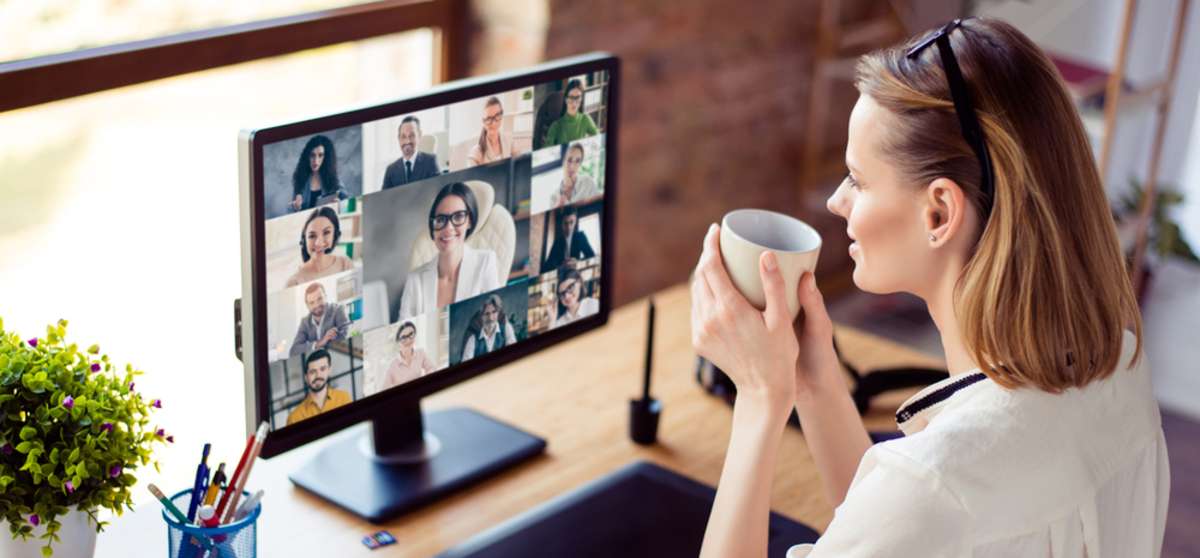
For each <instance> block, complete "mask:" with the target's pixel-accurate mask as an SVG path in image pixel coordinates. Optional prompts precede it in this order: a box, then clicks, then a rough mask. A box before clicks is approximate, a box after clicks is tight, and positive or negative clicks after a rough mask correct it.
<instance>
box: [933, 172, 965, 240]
mask: <svg viewBox="0 0 1200 558" xmlns="http://www.w3.org/2000/svg"><path fill="white" fill-rule="evenodd" d="M925 196H926V199H925V202H926V205H925V215H924V220H925V232H926V235H927V236H928V237H929V243H930V245H932V246H941V245H943V244H945V243H946V242H948V241H949V239H951V238H953V237H954V236H956V235H958V234H961V233H962V231H963V230H964V225H965V223H966V221H967V219H966V212H967V211H969V210H970V206H969V205H968V204H967V196H966V194H965V193H964V192H963V190H962V188H960V187H959V186H958V183H956V182H954V181H953V180H950V179H949V178H938V179H936V180H934V181H933V182H930V183H929V186H928V187H927V188H926V189H925Z"/></svg>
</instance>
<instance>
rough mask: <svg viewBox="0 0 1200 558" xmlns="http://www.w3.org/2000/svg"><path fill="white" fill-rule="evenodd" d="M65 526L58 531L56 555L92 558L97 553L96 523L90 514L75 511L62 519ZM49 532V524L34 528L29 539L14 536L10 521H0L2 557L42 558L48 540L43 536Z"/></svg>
mask: <svg viewBox="0 0 1200 558" xmlns="http://www.w3.org/2000/svg"><path fill="white" fill-rule="evenodd" d="M58 521H59V523H62V529H59V531H58V537H59V539H60V540H59V542H56V543H54V546H53V548H54V556H53V558H92V555H93V554H95V553H96V524H95V522H93V521H92V518H91V517H90V516H88V514H87V513H85V512H81V511H79V510H71V512H70V513H68V514H67V515H64V516H62V517H60V518H59V519H58ZM45 532H46V524H45V523H42V524H41V525H39V526H37V527H34V528H33V535H32V536H30V537H29V539H28V540H24V541H22V540H21V539H13V538H12V535H11V534H10V533H9V530H8V523H7V522H4V521H0V556H3V557H4V558H42V547H44V546H46V541H45V540H44V539H40V538H37V537H40V536H41V535H43V534H44V533H45Z"/></svg>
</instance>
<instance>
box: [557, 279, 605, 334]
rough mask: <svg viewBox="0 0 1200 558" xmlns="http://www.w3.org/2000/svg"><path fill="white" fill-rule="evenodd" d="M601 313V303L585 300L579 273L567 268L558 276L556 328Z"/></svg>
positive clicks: (591, 299)
mask: <svg viewBox="0 0 1200 558" xmlns="http://www.w3.org/2000/svg"><path fill="white" fill-rule="evenodd" d="M599 311H600V301H598V300H596V299H594V298H592V297H587V298H583V277H582V276H580V275H579V272H578V271H575V270H574V269H571V268H565V269H563V270H562V271H561V272H559V274H558V318H557V319H556V320H554V327H561V326H565V325H567V324H569V323H571V322H574V321H576V320H580V319H583V318H586V317H588V316H591V315H592V314H595V313H597V312H599Z"/></svg>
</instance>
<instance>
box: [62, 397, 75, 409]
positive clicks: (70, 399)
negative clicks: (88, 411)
mask: <svg viewBox="0 0 1200 558" xmlns="http://www.w3.org/2000/svg"><path fill="white" fill-rule="evenodd" d="M62 406H63V407H66V408H68V409H70V408H72V407H74V406H75V398H74V397H71V396H70V395H68V396H67V398H66V399H63V402H62Z"/></svg>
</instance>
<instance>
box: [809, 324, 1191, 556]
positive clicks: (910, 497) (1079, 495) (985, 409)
mask: <svg viewBox="0 0 1200 558" xmlns="http://www.w3.org/2000/svg"><path fill="white" fill-rule="evenodd" d="M1135 344H1136V339H1135V337H1134V335H1133V334H1132V333H1131V332H1128V331H1126V332H1125V336H1124V342H1123V344H1122V355H1121V361H1120V362H1121V365H1120V366H1118V368H1117V371H1116V372H1115V373H1114V374H1113V375H1112V376H1110V377H1109V378H1107V379H1105V380H1100V381H1096V382H1092V383H1091V384H1089V385H1087V386H1085V387H1084V388H1082V389H1075V388H1073V389H1069V390H1066V391H1064V392H1063V393H1061V394H1058V395H1055V394H1050V393H1046V392H1043V391H1040V390H1037V389H1032V388H1023V389H1017V390H1008V389H1004V388H1002V387H1000V386H998V385H996V384H995V383H994V382H992V381H991V380H987V379H983V380H982V381H977V382H975V383H971V384H969V385H966V386H965V387H963V384H965V383H967V382H968V381H969V380H970V379H973V378H971V377H972V376H974V375H976V374H978V375H979V376H982V374H979V373H978V372H973V373H972V372H968V373H965V374H960V375H957V376H954V377H952V378H949V379H946V380H943V381H942V382H938V383H937V384H934V385H932V386H929V387H928V388H926V389H924V390H922V391H921V392H920V393H918V394H917V395H915V396H913V398H912V399H910V400H909V401H908V402H906V403H905V404H904V405H903V406H902V407H901V410H900V412H899V413H897V416H898V417H899V418H900V420H903V423H902V424H901V425H900V426H901V430H903V431H904V433H905V435H906V436H905V437H904V438H899V439H896V440H889V441H886V442H882V443H879V444H876V445H875V446H873V447H871V448H870V449H869V450H867V453H866V454H865V455H864V456H863V459H862V462H861V463H859V466H858V471H857V473H856V474H855V476H854V481H853V482H852V484H851V486H850V490H849V492H848V493H847V494H846V499H845V501H844V502H842V504H841V505H840V506H838V508H837V510H836V511H835V512H834V518H833V522H832V523H830V524H829V528H828V529H827V530H826V531H825V534H824V535H822V536H821V538H820V540H818V541H817V543H816V545H815V546H814V545H808V544H805V545H798V546H794V547H792V548H791V549H790V550H789V551H788V554H787V555H788V558H801V557H806V556H807V557H809V558H824V557H832V556H837V557H841V558H855V557H867V556H870V557H888V556H896V557H901V556H903V557H906V558H907V557H911V556H922V557H942V556H945V557H951V556H953V557H959V556H972V557H976V558H991V557H1001V556H1003V557H1010V556H1021V557H1035V558H1036V557H1046V558H1050V557H1053V558H1083V557H1085V556H1086V557H1087V558H1108V557H1112V558H1125V557H1135V556H1136V557H1141V556H1147V557H1148V556H1158V555H1159V553H1160V550H1161V548H1162V539H1163V529H1164V528H1165V526H1166V516H1167V496H1168V493H1169V488H1170V473H1169V471H1168V469H1167V448H1166V443H1165V441H1164V439H1163V433H1162V423H1161V418H1160V416H1159V411H1158V405H1157V403H1156V402H1155V400H1154V396H1153V393H1152V392H1151V388H1150V368H1149V365H1148V363H1147V362H1146V358H1145V357H1144V356H1143V357H1142V359H1141V360H1140V362H1138V363H1137V364H1136V365H1134V366H1132V367H1130V365H1129V359H1130V357H1131V356H1132V354H1133V350H1134V345H1135ZM955 388H958V389H957V391H955ZM906 410H908V411H909V413H905V411H906ZM905 419H906V420H905Z"/></svg>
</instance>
